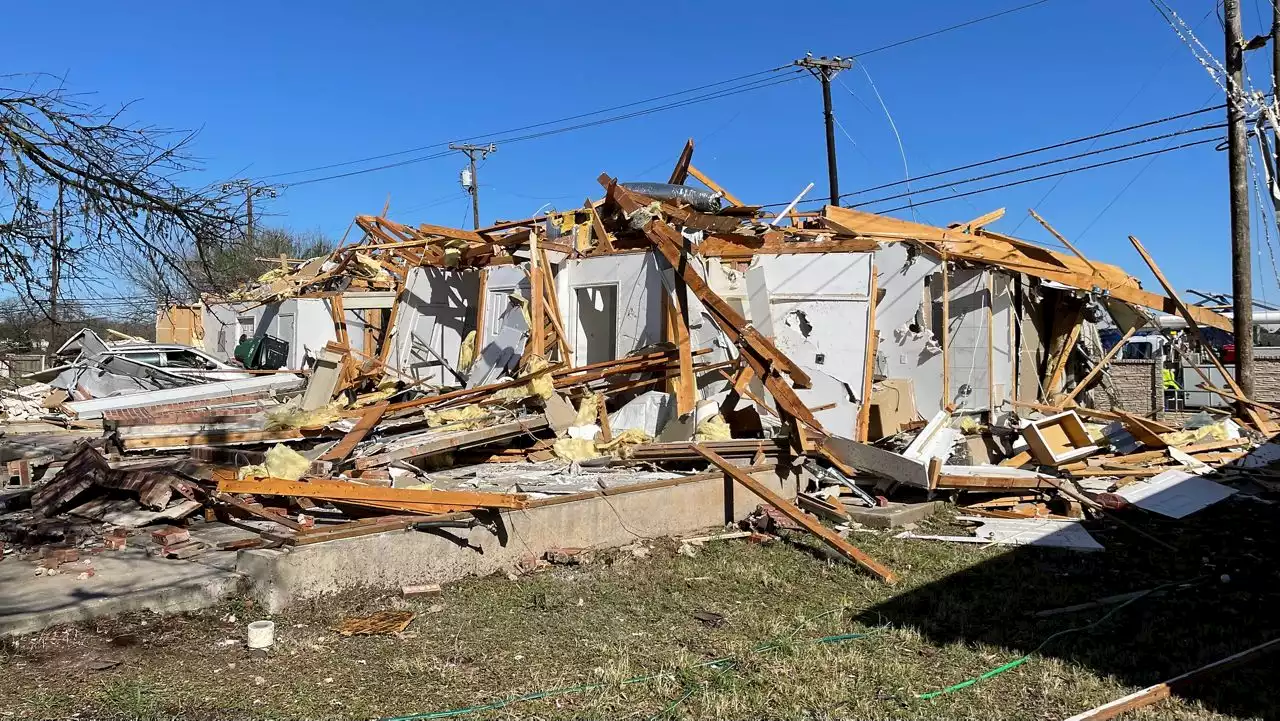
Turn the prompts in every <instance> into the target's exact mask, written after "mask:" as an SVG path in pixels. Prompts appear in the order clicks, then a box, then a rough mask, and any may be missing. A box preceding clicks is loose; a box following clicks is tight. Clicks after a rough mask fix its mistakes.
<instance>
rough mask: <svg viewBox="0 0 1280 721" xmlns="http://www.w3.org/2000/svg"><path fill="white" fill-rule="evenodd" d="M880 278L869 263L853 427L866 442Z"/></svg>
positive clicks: (869, 419) (857, 438)
mask: <svg viewBox="0 0 1280 721" xmlns="http://www.w3.org/2000/svg"><path fill="white" fill-rule="evenodd" d="M879 282H880V279H879V277H878V276H877V275H876V266H875V263H872V264H871V295H870V298H871V300H870V303H869V304H868V310H867V340H866V343H865V345H866V355H864V356H863V360H862V398H861V399H860V400H861V401H862V405H860V406H858V425H857V428H854V439H855V440H857V441H859V442H862V443H866V441H867V435H868V433H870V426H871V386H872V384H873V383H874V381H875V366H876V347H877V346H879V344H880V334H879V333H878V332H877V331H876V295H878V293H879Z"/></svg>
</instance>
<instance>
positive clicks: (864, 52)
mask: <svg viewBox="0 0 1280 721" xmlns="http://www.w3.org/2000/svg"><path fill="white" fill-rule="evenodd" d="M1049 1H1050V0H1036V2H1031V3H1026V4H1023V5H1019V6H1017V7H1013V8H1009V9H1007V10H1002V11H1000V12H996V13H992V14H990V15H984V16H982V17H978V18H973V19H971V20H966V21H964V22H960V23H956V24H954V25H949V26H947V27H944V28H939V29H937V30H932V31H930V32H927V33H922V34H920V35H915V36H912V37H909V38H904V39H902V40H898V41H895V42H892V43H888V44H886V45H881V46H879V47H874V48H868V49H866V50H862V51H859V52H856V53H853V54H852V55H851V56H850V57H855V58H857V57H863V56H866V55H872V54H874V53H879V52H883V51H885V50H890V49H892V48H897V47H901V46H903V45H907V44H909V43H914V42H918V41H920V40H925V39H928V38H931V37H936V36H938V35H942V34H944V33H949V32H952V31H955V30H959V29H962V28H966V27H969V26H971V25H975V24H978V23H981V22H985V21H987V20H993V19H995V18H999V17H1002V16H1005V15H1009V14H1012V13H1016V12H1019V11H1021V10H1026V9H1028V8H1031V7H1035V6H1037V5H1043V4H1045V3H1047V2H1049ZM789 67H791V66H790V65H780V66H777V67H773V68H768V69H766V70H759V71H756V72H753V73H747V74H745V75H739V76H737V77H734V78H729V79H727V80H720V81H717V82H714V83H707V84H704V85H699V86H696V87H693V88H686V89H684V90H679V91H675V92H671V93H664V94H662V95H656V96H653V97H650V98H645V99H644V100H636V101H632V102H629V103H623V104H621V105H614V106H612V107H608V108H601V109H598V110H592V111H589V112H585V113H579V114H577V115H570V116H567V117H563V118H557V119H555V120H546V121H542V122H539V123H532V124H529V125H524V126H521V127H518V128H509V129H507V130H500V131H495V132H491V133H486V134H481V135H472V136H469V137H465V138H455V139H453V140H446V141H441V142H438V143H431V144H428V145H421V146H418V147H415V148H407V149H404V150H397V151H393V152H389V153H382V154H379V155H371V156H368V157H364V158H358V159H355V160H347V161H342V162H338V163H329V164H326V165H318V166H314V167H311V168H302V169H298V170H289V171H284V172H280V173H272V174H269V175H264V176H261V178H260V179H263V180H266V179H270V178H282V177H286V176H290V175H301V174H305V173H313V172H317V171H321V170H332V169H334V168H341V167H347V166H351V165H359V164H361V163H368V162H372V161H375V160H384V159H387V158H393V157H397V156H401V155H410V154H413V153H419V152H423V151H427V150H434V149H437V148H446V147H447V146H448V144H449V143H451V142H453V143H458V142H465V141H471V140H480V139H491V140H492V141H493V142H505V143H509V142H514V141H513V140H510V139H508V140H498V139H497V138H496V137H495V136H500V135H507V134H510V133H519V132H524V131H526V130H532V129H535V128H542V127H547V126H552V125H559V124H560V123H565V122H570V121H573V120H580V119H583V118H589V117H592V116H596V115H603V114H605V113H611V112H614V111H617V110H625V109H627V108H632V107H636V106H640V105H645V104H648V103H653V102H657V101H660V100H667V99H670V98H676V97H679V96H682V95H690V94H691V93H697V92H701V91H705V90H711V89H712V88H721V87H723V86H726V85H733V84H734V83H739V82H741V81H744V80H750V79H753V78H757V79H758V80H753V81H752V83H760V82H762V81H769V80H772V79H773V78H771V77H763V78H762V77H761V76H773V75H775V74H776V73H778V72H780V71H783V70H786V69H788V68H789ZM791 79H793V78H788V81H789V80H791ZM752 83H748V84H747V85H748V86H749V85H751V84H752ZM772 84H775V83H770V82H765V83H764V84H762V85H758V86H757V87H752V88H750V89H760V88H764V87H769V86H770V85H772ZM729 90H730V91H733V90H735V89H734V88H730V89H729ZM742 92H746V89H745V88H744V89H742ZM734 94H737V93H736V92H723V93H722V91H714V92H713V93H712V94H710V95H708V96H707V97H699V96H694V97H692V98H685V99H684V100H683V101H676V102H673V103H668V104H666V105H663V106H659V107H657V108H652V109H646V110H643V111H638V112H636V113H628V114H625V115H621V116H617V117H613V118H606V119H601V121H598V122H592V123H586V124H582V125H577V126H573V127H572V128H569V129H579V128H584V127H592V126H594V125H599V124H603V122H617V121H620V120H625V119H629V118H633V117H639V116H642V115H646V114H648V113H650V112H658V111H660V110H670V109H674V108H679V107H684V105H686V104H693V103H694V102H703V101H705V100H714V99H718V98H722V97H729V96H730V95H734ZM569 129H559V130H554V131H551V132H550V133H546V134H535V135H533V136H530V137H528V138H521V139H522V140H523V139H533V138H535V137H545V136H546V135H547V134H555V133H559V132H567V131H568V130H569ZM447 155H448V153H443V154H432V155H428V156H423V157H419V158H413V159H410V160H407V161H401V162H398V163H390V164H386V165H381V166H378V167H376V168H368V169H366V170H364V171H358V172H374V171H377V170H386V169H389V168H396V167H400V166H402V165H407V164H409V163H417V162H423V161H426V160H432V159H436V158H441V157H446V156H447ZM358 172H357V173H340V174H335V175H331V176H326V177H324V178H316V179H311V180H306V181H298V182H294V183H288V184H285V185H286V186H294V185H302V184H304V183H310V182H320V181H321V180H333V179H337V178H345V177H350V176H351V175H352V174H358Z"/></svg>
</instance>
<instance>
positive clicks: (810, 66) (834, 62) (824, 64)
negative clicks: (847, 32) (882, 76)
mask: <svg viewBox="0 0 1280 721" xmlns="http://www.w3.org/2000/svg"><path fill="white" fill-rule="evenodd" d="M793 64H794V65H798V66H800V67H802V68H805V69H806V70H808V71H809V72H811V73H813V77H815V78H817V79H818V82H820V83H822V117H823V120H824V121H825V122H826V124H827V187H828V188H829V189H830V191H831V204H832V205H839V204H840V178H839V174H838V172H837V171H836V128H835V115H833V114H832V113H831V78H834V77H835V76H836V74H837V73H839V72H840V71H841V70H848V69H849V68H851V67H853V61H852V60H845V59H843V58H839V57H835V58H827V57H826V56H823V57H820V58H815V57H813V56H812V55H807V56H805V57H803V58H801V59H800V60H797V61H795V62H794V63H793Z"/></svg>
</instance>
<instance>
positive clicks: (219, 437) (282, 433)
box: [120, 428, 305, 450]
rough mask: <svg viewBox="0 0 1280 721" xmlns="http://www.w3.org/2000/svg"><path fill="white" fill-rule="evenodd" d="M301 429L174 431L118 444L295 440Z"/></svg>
mask: <svg viewBox="0 0 1280 721" xmlns="http://www.w3.org/2000/svg"><path fill="white" fill-rule="evenodd" d="M304 437H305V436H303V435H302V431H299V430H297V429H294V428H286V429H284V430H278V431H201V432H199V433H175V434H172V435H168V436H148V437H145V438H123V439H121V441H120V444H121V445H122V446H123V447H124V448H125V450H137V449H142V448H189V447H191V446H234V445H243V444H247V443H270V442H272V441H296V440H299V439H302V438H304Z"/></svg>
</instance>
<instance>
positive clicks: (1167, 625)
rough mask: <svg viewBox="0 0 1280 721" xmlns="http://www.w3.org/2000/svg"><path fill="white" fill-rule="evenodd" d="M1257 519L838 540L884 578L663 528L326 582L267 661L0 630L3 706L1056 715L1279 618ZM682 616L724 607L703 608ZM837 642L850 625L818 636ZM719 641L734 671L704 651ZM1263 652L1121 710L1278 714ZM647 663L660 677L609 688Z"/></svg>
mask: <svg viewBox="0 0 1280 721" xmlns="http://www.w3.org/2000/svg"><path fill="white" fill-rule="evenodd" d="M1272 515H1274V512H1273V511H1271V510H1270V508H1269V507H1265V506H1261V505H1260V504H1256V503H1251V502H1248V501H1235V502H1227V503H1223V504H1219V506H1217V507H1214V508H1212V509H1209V510H1207V511H1203V512H1201V513H1200V514H1196V516H1193V517H1191V518H1190V519H1186V520H1185V521H1184V522H1182V523H1179V524H1173V523H1168V522H1160V523H1157V522H1150V523H1147V522H1146V521H1145V520H1144V523H1146V525H1145V526H1144V527H1146V529H1147V530H1148V531H1151V532H1152V533H1156V534H1157V535H1159V536H1160V537H1162V538H1165V539H1167V540H1170V541H1172V542H1174V543H1175V544H1176V545H1178V546H1179V547H1181V548H1183V549H1184V550H1183V551H1181V552H1179V553H1171V552H1168V551H1165V550H1164V549H1161V548H1159V547H1157V546H1154V545H1153V544H1151V543H1150V542H1149V541H1146V540H1144V539H1142V538H1141V537H1139V536H1135V535H1131V534H1130V533H1129V532H1127V531H1124V530H1122V529H1118V528H1115V527H1107V528H1101V529H1098V530H1097V531H1096V532H1095V534H1096V535H1097V537H1098V538H1099V540H1100V541H1102V543H1104V545H1106V546H1107V551H1106V552H1104V553H1100V554H1079V553H1072V552H1051V551H1048V552H1047V551H1044V550H1033V549H1018V550H1012V551H1011V550H1008V549H1003V548H982V547H977V546H972V545H961V544H945V543H933V542H924V541H906V540H898V539H894V538H892V537H891V535H889V534H861V533H859V534H854V535H853V536H852V538H851V540H852V541H853V542H854V543H855V544H856V545H858V546H860V547H862V548H863V549H864V550H866V551H868V552H869V553H872V554H873V555H875V556H876V557H877V558H879V559H880V560H881V561H883V562H885V563H887V564H888V565H889V566H891V567H893V568H894V569H895V570H897V571H898V572H899V573H901V575H902V577H903V580H902V582H901V583H900V584H899V585H898V586H895V587H889V586H885V585H884V584H881V583H879V582H877V581H876V580H874V579H873V578H871V577H869V576H867V575H866V574H864V573H863V572H861V571H859V570H858V569H856V568H854V567H852V566H850V565H848V564H846V563H843V562H833V561H831V560H829V559H827V558H825V557H824V554H823V552H822V551H821V550H820V549H818V547H817V546H816V545H813V543H812V539H802V545H799V546H797V545H792V544H788V543H773V544H766V545H760V544H752V543H747V542H744V541H732V542H720V543H713V544H710V545H708V546H705V547H704V548H702V549H700V551H699V552H698V553H697V555H696V556H695V557H693V558H688V557H686V556H683V555H680V554H677V553H676V552H675V551H676V546H675V544H673V543H670V542H663V543H658V544H657V546H658V547H657V548H656V549H655V550H654V552H653V553H652V554H651V555H650V556H649V557H648V558H645V559H637V558H634V557H633V556H631V554H629V553H626V552H614V553H604V554H597V560H596V562H594V563H592V564H591V565H588V566H583V567H577V568H554V569H550V570H547V571H542V572H539V573H535V574H532V575H528V576H524V577H522V578H520V579H519V580H518V581H511V580H508V579H507V578H505V577H496V576H495V577H490V578H483V579H472V580H468V581H465V582H460V583H457V584H454V585H451V586H448V587H447V588H446V589H445V592H444V594H443V595H442V596H441V597H437V598H428V599H423V600H420V601H417V600H415V601H404V600H402V599H399V598H397V597H394V596H388V595H385V594H380V593H373V592H362V593H349V594H345V595H343V596H339V597H336V598H329V599H324V600H323V601H321V602H316V603H314V604H311V605H307V606H304V607H300V608H296V609H293V610H291V611H290V612H289V613H287V614H285V615H283V616H277V617H275V619H274V620H275V621H276V624H277V633H276V636H277V644H276V646H275V647H274V648H273V649H272V650H271V652H270V653H269V654H266V655H253V654H250V653H249V652H248V651H247V650H245V649H244V648H243V647H242V646H241V645H234V646H223V645H219V642H220V641H223V640H224V639H230V638H239V639H242V638H243V633H244V631H243V629H244V625H245V623H247V622H248V621H249V620H254V619H256V618H258V617H259V614H258V613H257V612H256V611H255V609H254V608H253V607H252V604H251V603H250V602H246V601H239V602H236V603H234V604H228V605H226V606H225V607H223V608H219V609H211V610H209V611H206V612H202V613H196V614H189V615H184V616H168V617H156V616H151V615H135V616H130V617H125V618H119V619H111V620H101V621H97V622H91V623H86V624H80V625H76V626H68V627H62V628H58V629H51V630H49V631H46V632H44V633H42V634H37V635H34V636H29V637H24V638H21V639H18V640H17V641H16V642H15V643H11V644H9V645H8V646H7V647H6V649H5V651H4V654H5V655H4V657H3V658H4V663H5V676H6V683H3V684H0V709H6V710H11V711H13V712H14V713H15V715H17V716H18V717H29V718H43V717H50V716H69V715H71V714H74V713H80V714H81V715H82V717H94V718H98V717H101V718H176V717H182V718H194V719H203V718H226V719H241V718H308V719H310V718H372V717H380V716H390V715H407V714H412V713H418V712H432V711H441V710H445V709H453V708H462V707H468V706H473V705H485V704H491V703H493V702H495V701H498V700H501V699H508V698H511V697H514V696H519V695H522V694H530V693H535V692H539V691H545V690H548V689H561V688H568V687H578V686H588V687H589V688H588V689H586V690H583V691H579V692H573V693H565V694H559V695H553V696H547V697H544V698H540V699H537V700H532V701H527V702H521V703H516V704H512V705H508V706H505V707H502V708H497V709H493V710H487V711H483V712H479V713H476V714H473V715H471V716H468V717H467V718H475V719H515V718H530V717H536V718H564V719H569V718H626V719H649V718H666V719H723V718H753V719H754V718H785V719H824V718H859V719H864V718H865V719H890V718H893V719H899V718H905V719H933V718H948V719H950V718H975V719H977V718H983V719H988V718H989V719H1043V718H1062V717H1065V716H1069V715H1071V714H1073V713H1076V712H1079V711H1081V710H1084V709H1087V708H1090V707H1092V706H1095V705H1097V704H1100V703H1104V702H1106V701H1109V700H1111V699H1113V698H1116V697H1118V696H1121V695H1124V694H1125V693H1128V692H1130V691H1132V690H1135V689H1137V688H1140V687H1142V686H1145V685H1147V684H1150V683H1154V682H1156V681H1159V680H1162V679H1163V678H1167V677H1169V676H1172V675H1175V674H1176V673H1179V672H1181V671H1185V670H1188V669H1190V668H1194V667H1195V666H1198V665H1200V664H1202V663H1204V662H1207V661H1210V660H1213V659H1215V658H1219V657H1221V656H1225V655H1227V654H1228V653H1231V652H1233V651H1236V650H1240V649H1242V648H1245V647H1247V646H1250V645H1253V644H1255V643H1258V642H1260V641H1262V640H1266V639H1269V638H1271V637H1273V635H1276V634H1280V620H1278V619H1276V618H1273V617H1274V615H1275V614H1274V612H1273V609H1275V608H1277V607H1278V606H1277V604H1276V601H1277V600H1280V598H1278V597H1277V594H1278V591H1277V590H1276V589H1277V588H1280V584H1277V583H1276V582H1275V581H1276V580H1277V579H1276V578H1275V575H1276V572H1275V569H1277V568H1280V565H1277V563H1276V561H1277V560H1280V559H1277V558H1276V556H1277V555H1280V553H1277V550H1276V549H1275V548H1274V547H1275V546H1276V544H1275V543H1274V541H1272V540H1271V539H1273V538H1275V535H1274V534H1275V532H1276V531H1280V524H1278V523H1276V522H1275V521H1273V520H1272ZM936 525H938V526H939V527H941V526H943V525H945V519H944V520H941V521H938V522H937V524H936ZM1246 539H1248V540H1246ZM1223 573H1226V574H1228V575H1229V576H1231V580H1230V582H1228V583H1223V582H1222V581H1221V580H1220V579H1219V576H1221V575H1222V574H1223ZM1195 576H1208V577H1209V578H1208V580H1206V581H1205V582H1203V583H1201V584H1199V585H1198V586H1196V587H1195V588H1193V589H1191V590H1187V591H1178V592H1175V593H1170V594H1167V595H1163V596H1160V597H1154V598H1147V599H1143V600H1141V601H1138V602H1137V603H1134V604H1132V605H1131V606H1128V607H1126V608H1124V609H1121V610H1120V611H1119V612H1117V613H1115V614H1114V616H1112V617H1111V618H1109V619H1108V620H1107V621H1105V622H1104V623H1103V624H1102V625H1101V626H1099V627H1098V628H1097V629H1095V630H1091V631H1083V632H1080V633H1076V634H1072V635H1069V636H1066V637H1063V638H1061V639H1059V640H1058V641H1055V642H1054V643H1053V644H1051V645H1050V646H1048V647H1046V648H1045V649H1043V650H1042V651H1041V652H1039V653H1036V654H1034V655H1033V656H1032V658H1031V660H1030V661H1029V662H1028V663H1026V664H1023V665H1022V666H1019V667H1018V668H1016V669H1013V670H1011V671H1009V672H1007V673H1004V674H1001V675H999V676H996V677H994V678H991V679H989V680H987V681H984V682H982V683H980V684H978V685H975V686H972V687H970V688H967V689H964V690H962V691H958V692H955V693H952V694H947V695H944V696H941V697H939V698H937V699H934V700H930V701H926V700H921V699H920V698H919V695H920V694H922V693H926V692H930V691H935V690H937V689H940V688H943V687H945V686H948V685H950V684H955V683H958V682H961V681H963V680H965V679H968V678H971V677H973V676H976V675H978V674H981V673H983V672H984V671H987V670H989V669H992V668H995V667H997V666H999V665H1001V664H1003V663H1006V662H1008V661H1010V660H1012V659H1014V658H1017V657H1019V656H1021V655H1023V654H1025V653H1027V652H1029V651H1031V650H1032V649H1033V648H1034V647H1035V646H1036V645H1037V644H1039V643H1040V642H1041V641H1042V640H1043V639H1044V638H1045V637H1047V636H1048V635H1049V634H1051V633H1054V632H1056V631H1059V630H1061V629H1064V628H1068V627H1072V626H1077V625H1083V624H1085V623H1087V622H1089V621H1093V620H1096V619H1097V618H1099V617H1100V616H1102V615H1103V613H1104V611H1092V612H1084V613H1077V614H1072V615H1065V616H1058V617H1053V618H1034V617H1032V616H1031V615H1030V613H1029V612H1031V611H1035V610H1038V609H1045V608H1054V607H1059V606H1063V605H1067V604H1070V603H1077V602H1080V601H1084V600H1089V599H1092V598H1096V597H1098V596H1103V595H1107V594H1111V593H1117V592H1123V591H1130V590H1135V589H1142V588H1149V587H1152V586H1155V585H1159V584H1160V583H1164V582H1167V581H1170V580H1177V579H1183V578H1192V577H1195ZM387 608H411V609H414V610H416V611H418V613H419V615H418V617H417V619H416V620H415V621H414V622H413V624H412V625H411V626H410V627H409V629H408V631H407V632H406V633H405V634H403V635H402V636H401V637H389V636H381V637H354V638H343V637H341V636H338V635H337V634H335V633H334V632H333V631H331V630H330V628H331V627H332V626H333V625H335V624H336V623H338V622H339V621H340V620H341V619H342V618H344V617H345V616H348V615H358V614H364V613H369V612H373V611H377V610H382V609H387ZM697 611H709V612H713V613H717V614H721V615H723V616H724V619H725V620H724V623H723V624H720V625H718V626H714V627H713V626H709V625H707V624H704V623H702V622H700V621H699V620H697V619H696V618H694V616H693V614H694V613H695V612H697ZM228 614H234V616H235V617H236V618H235V620H234V621H231V620H230V619H229V617H228ZM143 624H145V625H143ZM848 633H865V634H867V635H866V637H865V638H860V639H855V640H849V641H843V642H837V643H825V644H817V643H814V642H813V641H814V640H815V639H818V638H821V637H823V636H829V635H835V634H848ZM763 644H773V647H772V648H769V649H767V650H760V649H759V647H760V646H761V645H763ZM90 655H93V656H96V657H110V658H116V659H119V660H121V661H122V663H121V664H120V665H119V666H116V667H115V668H112V669H109V670H105V671H99V672H92V671H87V670H85V669H84V668H83V664H81V663H80V661H79V660H80V659H83V658H85V657H86V656H90ZM722 657H731V658H732V659H733V662H732V663H731V664H724V665H720V666H709V665H706V662H707V661H709V660H712V659H717V658H722ZM1278 666H1280V663H1277V662H1276V661H1275V660H1273V659H1266V660H1262V661H1259V662H1256V663H1254V664H1252V665H1250V666H1248V667H1245V668H1243V669H1238V670H1234V671H1231V672H1229V673H1227V674H1223V675H1222V676H1219V677H1217V678H1216V679H1215V680H1214V681H1212V682H1210V683H1208V684H1204V685H1203V686H1202V687H1197V688H1196V689H1195V690H1194V692H1193V693H1192V694H1191V696H1190V697H1187V698H1178V699H1174V700H1171V701H1166V702H1163V703H1162V704H1160V705H1159V706H1158V707H1156V708H1153V709H1148V710H1146V711H1141V712H1136V713H1133V714H1131V715H1130V716H1128V717H1126V718H1135V719H1136V718H1145V719H1156V718H1159V719H1196V720H1199V721H1209V720H1217V719H1228V718H1268V717H1276V716H1277V713H1278V711H1277V709H1280V702H1278V701H1277V694H1280V691H1276V690H1273V688H1274V687H1275V686H1276V685H1275V684H1274V682H1273V681H1272V678H1273V677H1274V674H1275V671H1276V670H1277V667H1278ZM649 676H657V678H654V679H652V680H649V681H646V682H642V683H626V681H627V680H628V679H632V678H634V677H649Z"/></svg>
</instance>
